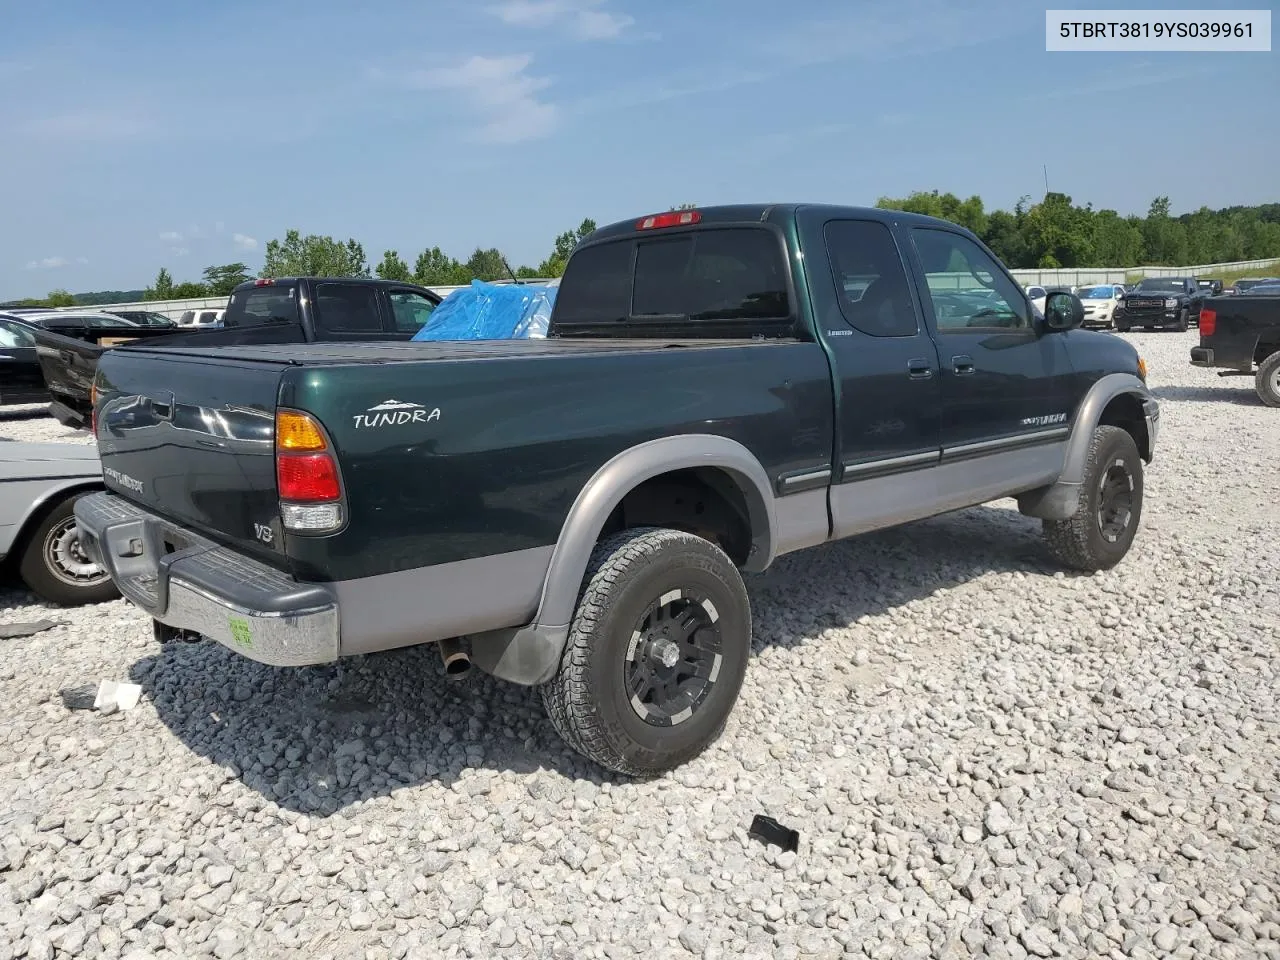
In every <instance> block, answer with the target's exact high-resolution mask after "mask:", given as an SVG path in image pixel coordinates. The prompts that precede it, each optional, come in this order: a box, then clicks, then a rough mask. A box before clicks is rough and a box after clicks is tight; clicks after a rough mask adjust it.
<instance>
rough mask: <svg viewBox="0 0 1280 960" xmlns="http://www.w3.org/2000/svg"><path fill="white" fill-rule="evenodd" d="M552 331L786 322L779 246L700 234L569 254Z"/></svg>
mask: <svg viewBox="0 0 1280 960" xmlns="http://www.w3.org/2000/svg"><path fill="white" fill-rule="evenodd" d="M555 313H556V316H555V319H556V323H557V324H558V325H565V326H573V325H584V324H591V325H598V324H602V323H615V322H619V321H628V320H629V321H634V322H639V323H652V322H661V321H663V320H670V321H674V322H686V321H691V322H694V323H708V322H715V321H767V320H786V319H787V318H789V317H790V315H791V304H790V299H789V297H788V295H787V276H786V268H785V265H784V262H783V255H782V247H781V244H780V243H779V241H778V239H777V237H776V236H775V235H774V234H773V233H772V232H771V231H769V230H765V229H760V228H743V227H738V228H728V229H721V230H716V229H704V230H697V231H693V232H689V233H681V234H674V235H672V236H669V237H644V238H637V239H630V238H628V239H626V240H619V241H614V242H612V243H606V244H602V245H601V246H598V247H589V248H587V249H585V250H582V251H580V252H579V253H577V254H575V255H574V257H573V260H572V262H571V263H570V266H569V270H568V271H567V272H566V274H565V278H564V281H563V283H562V284H561V287H560V293H559V295H558V296H557V298H556V310H555Z"/></svg>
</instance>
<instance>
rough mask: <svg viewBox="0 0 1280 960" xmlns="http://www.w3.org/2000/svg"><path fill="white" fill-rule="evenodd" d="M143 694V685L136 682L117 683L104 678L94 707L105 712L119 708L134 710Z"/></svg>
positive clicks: (111, 711)
mask: <svg viewBox="0 0 1280 960" xmlns="http://www.w3.org/2000/svg"><path fill="white" fill-rule="evenodd" d="M141 696H142V687H140V686H138V685H137V684H136V683H117V682H116V681H115V680H103V681H102V682H101V683H100V684H98V696H97V698H96V699H95V700H94V701H93V709H95V710H100V711H102V712H103V713H115V712H116V711H117V710H132V709H133V708H134V707H136V706H137V705H138V700H139V698H140V697H141Z"/></svg>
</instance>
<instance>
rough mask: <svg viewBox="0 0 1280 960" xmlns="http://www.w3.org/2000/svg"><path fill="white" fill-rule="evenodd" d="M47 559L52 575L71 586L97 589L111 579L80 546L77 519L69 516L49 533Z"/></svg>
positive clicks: (45, 558)
mask: <svg viewBox="0 0 1280 960" xmlns="http://www.w3.org/2000/svg"><path fill="white" fill-rule="evenodd" d="M44 560H45V566H46V567H48V568H49V572H50V573H52V574H53V575H54V576H55V577H56V578H57V579H58V580H60V581H62V582H63V583H65V584H67V585H68V586H72V587H93V586H97V585H98V584H100V583H102V582H103V581H104V580H106V579H107V576H108V575H107V571H106V570H104V569H103V568H102V567H100V566H98V565H97V564H96V563H94V562H93V561H92V560H90V559H89V558H88V556H87V555H86V554H85V552H84V550H83V548H82V547H81V546H80V536H79V534H78V533H77V532H76V521H75V517H67V518H66V519H65V520H63V521H62V522H61V523H59V524H57V525H55V526H54V527H52V528H50V530H49V532H48V533H47V534H45V538H44Z"/></svg>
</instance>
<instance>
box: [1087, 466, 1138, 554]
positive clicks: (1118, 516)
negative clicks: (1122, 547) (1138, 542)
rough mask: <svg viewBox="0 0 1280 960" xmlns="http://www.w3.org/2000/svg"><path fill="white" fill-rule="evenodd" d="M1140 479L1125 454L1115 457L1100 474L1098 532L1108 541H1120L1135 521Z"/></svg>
mask: <svg viewBox="0 0 1280 960" xmlns="http://www.w3.org/2000/svg"><path fill="white" fill-rule="evenodd" d="M1135 493H1136V483H1135V481H1134V476H1133V471H1132V470H1130V469H1129V466H1128V464H1127V463H1126V462H1125V459H1124V458H1123V457H1114V458H1112V460H1111V461H1110V462H1109V463H1108V464H1107V466H1106V468H1105V469H1103V470H1102V471H1101V475H1100V476H1099V478H1098V508H1097V511H1096V513H1097V517H1096V519H1097V522H1098V532H1099V533H1100V534H1101V535H1102V539H1104V540H1106V541H1107V542H1108V543H1116V542H1117V541H1119V540H1120V538H1121V537H1123V536H1124V535H1125V533H1127V532H1128V530H1129V525H1130V524H1131V523H1132V522H1133V501H1134V494H1135Z"/></svg>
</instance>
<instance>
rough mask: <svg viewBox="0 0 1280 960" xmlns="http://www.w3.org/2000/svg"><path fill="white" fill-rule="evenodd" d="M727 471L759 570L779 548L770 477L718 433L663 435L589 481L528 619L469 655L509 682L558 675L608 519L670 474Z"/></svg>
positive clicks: (752, 563)
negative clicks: (639, 489)
mask: <svg viewBox="0 0 1280 960" xmlns="http://www.w3.org/2000/svg"><path fill="white" fill-rule="evenodd" d="M697 467H706V468H714V469H718V470H721V471H724V472H725V473H727V474H728V475H729V477H730V478H731V479H732V480H733V482H734V484H735V485H736V486H737V488H738V490H739V491H740V492H741V494H742V496H743V499H744V500H745V501H746V504H747V509H748V512H749V514H750V517H749V519H750V521H751V554H750V557H749V558H748V560H747V562H746V564H744V568H745V569H746V570H749V571H752V572H758V571H761V570H764V569H765V568H766V567H768V566H769V564H770V563H771V562H772V561H773V558H774V555H775V551H776V550H777V521H776V518H775V515H774V502H773V493H772V490H771V487H770V483H769V477H768V474H766V473H765V470H764V467H762V466H761V465H760V461H759V460H757V459H756V458H755V456H754V455H753V454H752V453H751V451H750V450H748V449H747V448H746V447H744V446H743V445H742V444H740V443H738V442H737V441H736V440H731V439H729V438H728V437H721V436H717V435H715V434H684V435H681V436H674V437H661V438H659V439H657V440H650V441H648V442H646V443H642V444H638V445H637V446H634V447H631V448H629V449H627V450H624V451H623V452H622V453H620V454H618V455H617V456H615V457H614V458H613V459H612V460H610V461H609V462H608V463H606V464H605V465H604V466H602V467H601V468H600V469H599V470H597V471H596V472H595V474H594V475H593V476H592V477H591V479H590V480H588V481H587V483H586V485H585V486H584V487H583V488H582V490H581V491H580V492H579V494H578V497H577V499H576V500H574V502H573V506H572V507H571V508H570V509H569V515H568V518H567V519H566V520H565V523H564V527H563V528H561V530H560V537H559V539H558V540H557V541H556V546H555V551H554V553H552V555H551V563H550V565H549V566H548V568H547V576H546V580H545V582H544V583H543V587H542V598H541V601H540V602H539V604H538V612H537V615H536V616H535V617H534V619H533V622H532V623H530V624H528V625H527V626H523V627H516V628H514V629H509V630H495V631H492V632H489V633H484V634H478V635H476V636H474V637H472V638H471V647H472V651H471V656H472V659H473V660H474V661H475V663H476V665H477V666H478V667H480V668H481V669H482V670H484V671H486V672H487V673H491V674H493V675H494V676H496V677H498V678H500V679H503V680H509V681H511V682H513V683H522V684H539V683H545V682H546V681H547V680H549V679H550V678H551V676H552V675H553V674H554V673H555V670H556V668H557V667H558V666H559V663H560V655H561V653H563V651H564V644H565V641H566V639H567V638H568V636H569V622H570V621H571V620H572V619H573V611H574V607H575V606H576V605H577V602H578V592H579V590H580V589H581V586H582V577H583V574H584V573H585V572H586V569H587V563H588V562H589V561H590V559H591V551H592V550H593V549H594V548H595V544H596V541H597V540H598V539H599V537H600V531H601V530H602V529H603V528H604V524H605V521H606V520H608V518H609V514H610V513H612V512H613V509H614V507H616V506H617V505H618V504H619V503H620V502H621V501H622V498H623V497H625V496H626V495H627V493H629V492H630V491H631V490H633V489H634V488H635V487H636V486H638V485H639V484H641V483H643V482H644V481H645V480H649V479H651V478H653V477H656V476H659V475H661V474H664V473H669V472H671V471H673V470H688V469H692V468H697Z"/></svg>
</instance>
